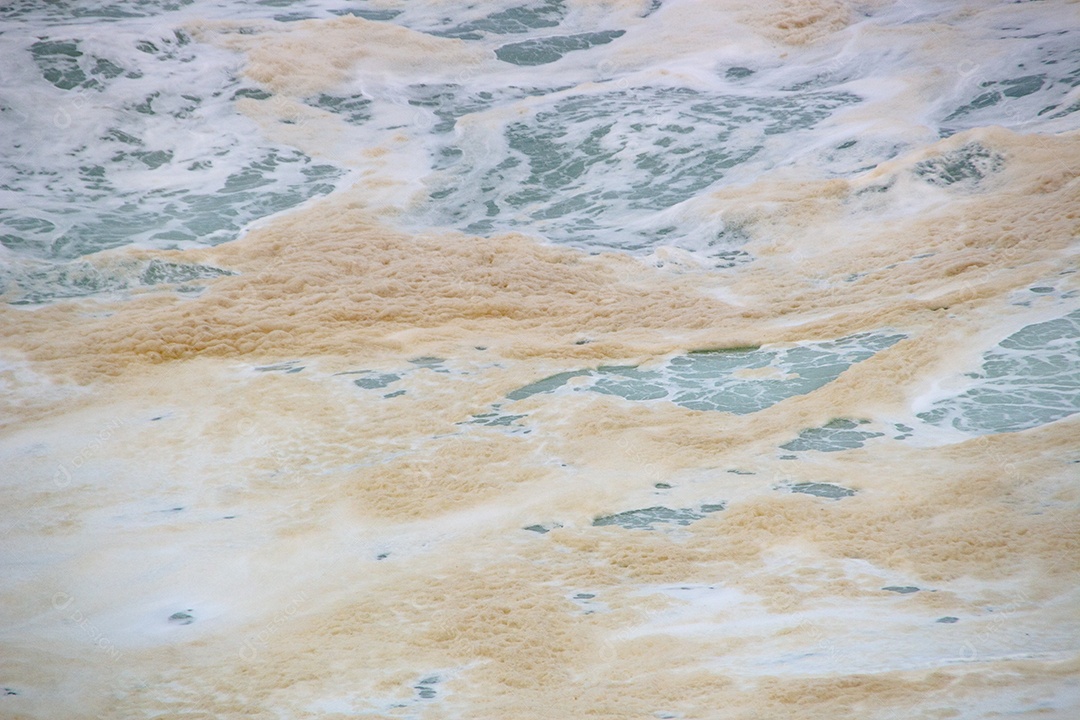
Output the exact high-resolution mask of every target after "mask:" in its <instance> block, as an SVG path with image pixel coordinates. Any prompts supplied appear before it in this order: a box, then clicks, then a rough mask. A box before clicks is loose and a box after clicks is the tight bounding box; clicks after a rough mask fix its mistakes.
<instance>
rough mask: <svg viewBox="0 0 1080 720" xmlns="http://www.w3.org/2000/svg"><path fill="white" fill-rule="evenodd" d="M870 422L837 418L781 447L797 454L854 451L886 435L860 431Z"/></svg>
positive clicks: (806, 431) (800, 434)
mask: <svg viewBox="0 0 1080 720" xmlns="http://www.w3.org/2000/svg"><path fill="white" fill-rule="evenodd" d="M869 422H870V421H869V420H849V419H847V418H836V419H834V420H830V421H829V422H827V423H825V424H824V425H822V426H821V427H818V428H809V429H807V430H803V431H802V432H801V433H799V437H798V438H796V439H795V440H792V441H791V442H789V443H785V444H783V445H781V446H780V447H781V448H783V449H784V450H793V451H796V452H798V451H802V450H817V451H818V452H839V451H841V450H853V449H855V448H860V447H862V446H863V444H864V443H865V442H866V441H867V440H870V439H871V438H876V437H882V436H883V435H884V433H879V432H873V431H870V430H860V429H859V427H860V426H861V425H866V424H869Z"/></svg>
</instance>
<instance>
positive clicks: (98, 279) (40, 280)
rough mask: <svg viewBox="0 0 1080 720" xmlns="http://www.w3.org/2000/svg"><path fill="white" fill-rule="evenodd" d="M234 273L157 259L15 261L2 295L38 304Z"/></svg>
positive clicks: (193, 287)
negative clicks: (110, 263)
mask: <svg viewBox="0 0 1080 720" xmlns="http://www.w3.org/2000/svg"><path fill="white" fill-rule="evenodd" d="M234 274H235V273H233V272H231V271H229V270H223V269H221V268H216V267H212V266H210V265H199V264H195V263H174V262H165V261H163V260H157V259H154V260H150V261H149V262H126V263H121V264H118V265H115V266H105V267H98V266H96V265H93V264H91V263H89V262H87V261H85V260H83V261H74V262H68V263H44V264H40V265H14V264H13V265H9V266H5V267H0V295H5V296H6V299H7V301H8V302H9V303H11V304H12V305H36V304H39V303H45V302H49V301H52V300H61V299H65V298H76V297H87V296H90V295H97V294H99V293H107V292H120V291H124V290H129V289H132V288H137V287H151V286H156V285H176V286H178V287H177V288H176V289H177V290H178V291H181V292H194V291H198V290H201V289H202V287H203V285H204V283H203V282H202V281H205V280H212V279H214V278H217V277H222V276H224V275H234Z"/></svg>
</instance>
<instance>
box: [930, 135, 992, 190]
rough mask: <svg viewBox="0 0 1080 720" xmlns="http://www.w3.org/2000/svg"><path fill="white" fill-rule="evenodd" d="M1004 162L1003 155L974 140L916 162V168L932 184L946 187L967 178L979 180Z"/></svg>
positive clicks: (972, 181) (976, 181) (970, 182)
mask: <svg viewBox="0 0 1080 720" xmlns="http://www.w3.org/2000/svg"><path fill="white" fill-rule="evenodd" d="M1004 166H1005V158H1004V157H1002V156H1001V155H1000V154H999V153H996V152H993V151H992V150H990V149H989V148H987V147H986V146H985V145H983V144H982V143H977V142H975V143H969V144H967V145H965V146H963V147H962V148H960V149H958V150H954V151H952V152H947V153H944V154H943V155H941V156H940V157H936V158H931V159H929V160H923V161H922V162H920V163H917V164H916V165H915V168H914V172H915V175H916V176H918V177H920V178H921V179H922V180H924V181H925V182H928V183H930V184H931V185H937V186H939V187H945V186H948V185H953V184H954V183H964V182H967V183H969V184H972V185H974V184H977V183H978V182H979V181H980V180H982V179H983V178H985V177H987V176H988V175H990V174H992V173H995V172H998V171H1000V170H1001V169H1002V168H1003V167H1004Z"/></svg>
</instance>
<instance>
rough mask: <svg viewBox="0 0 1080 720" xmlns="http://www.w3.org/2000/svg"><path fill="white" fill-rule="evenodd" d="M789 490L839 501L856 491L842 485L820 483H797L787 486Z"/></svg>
mask: <svg viewBox="0 0 1080 720" xmlns="http://www.w3.org/2000/svg"><path fill="white" fill-rule="evenodd" d="M787 489H788V490H789V491H790V492H793V493H799V494H801V495H813V496H814V497H820V498H827V499H829V500H839V499H841V498H846V497H851V496H852V495H854V494H855V491H854V490H852V489H850V488H846V487H843V486H842V485H834V484H833V483H820V482H801V483H795V484H793V485H789V486H787Z"/></svg>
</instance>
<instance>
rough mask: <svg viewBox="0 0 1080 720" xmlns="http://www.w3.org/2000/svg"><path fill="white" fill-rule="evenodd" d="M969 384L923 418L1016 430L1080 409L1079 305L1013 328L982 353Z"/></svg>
mask: <svg viewBox="0 0 1080 720" xmlns="http://www.w3.org/2000/svg"><path fill="white" fill-rule="evenodd" d="M967 377H968V378H969V379H970V381H971V383H970V385H971V386H970V387H969V388H968V389H967V390H965V391H964V392H962V393H960V394H958V395H955V396H954V397H951V398H946V399H943V400H938V401H936V402H935V403H933V405H932V409H930V410H928V411H926V412H923V413H919V415H918V417H919V419H921V420H924V421H926V422H929V423H932V424H934V425H948V426H951V427H954V428H956V429H957V430H963V431H965V432H971V433H978V434H987V433H1000V432H1016V431H1019V430H1026V429H1028V428H1033V427H1037V426H1039V425H1045V424H1046V423H1051V422H1054V421H1055V420H1060V419H1062V418H1064V417H1068V416H1069V415H1072V414H1074V413H1077V412H1080V310H1076V311H1073V312H1071V313H1069V314H1068V315H1065V316H1064V317H1060V318H1057V319H1055V320H1049V321H1047V322H1041V323H1035V324H1034V325H1028V326H1027V327H1025V328H1023V329H1021V330H1019V331H1018V332H1015V333H1013V334H1012V335H1010V336H1009V337H1007V338H1005V339H1004V340H1002V341H1001V342H1000V343H999V344H998V345H997V347H995V348H993V349H992V350H990V351H988V352H986V353H984V354H983V363H982V368H981V369H980V370H979V371H978V372H973V373H969V374H968V375H967Z"/></svg>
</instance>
